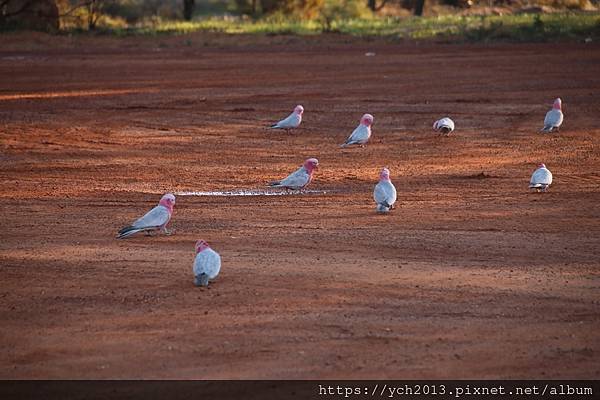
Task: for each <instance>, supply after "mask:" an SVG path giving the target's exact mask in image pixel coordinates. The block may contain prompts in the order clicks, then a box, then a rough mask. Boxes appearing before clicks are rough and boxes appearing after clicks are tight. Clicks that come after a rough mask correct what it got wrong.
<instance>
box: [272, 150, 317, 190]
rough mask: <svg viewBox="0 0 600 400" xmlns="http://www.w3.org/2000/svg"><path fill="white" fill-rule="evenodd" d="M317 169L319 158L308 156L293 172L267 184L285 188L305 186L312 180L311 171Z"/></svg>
mask: <svg viewBox="0 0 600 400" xmlns="http://www.w3.org/2000/svg"><path fill="white" fill-rule="evenodd" d="M317 169H319V160H317V159H316V158H309V159H307V160H306V161H304V164H303V165H302V166H301V167H300V168H298V169H297V170H296V171H295V172H292V173H291V174H290V175H288V176H287V178H285V179H282V180H280V181H274V182H270V183H269V185H268V186H271V187H280V188H285V189H293V190H299V189H303V188H305V187H306V186H307V185H308V184H309V183H310V181H312V177H313V172H314V171H315V170H317Z"/></svg>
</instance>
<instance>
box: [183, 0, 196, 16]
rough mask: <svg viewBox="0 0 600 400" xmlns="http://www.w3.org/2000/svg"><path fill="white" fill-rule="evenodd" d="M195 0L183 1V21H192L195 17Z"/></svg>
mask: <svg viewBox="0 0 600 400" xmlns="http://www.w3.org/2000/svg"><path fill="white" fill-rule="evenodd" d="M195 6H196V5H195V4H194V0H183V19H185V20H186V21H191V20H192V17H193V16H194V8H196V7H195Z"/></svg>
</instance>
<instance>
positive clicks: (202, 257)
mask: <svg viewBox="0 0 600 400" xmlns="http://www.w3.org/2000/svg"><path fill="white" fill-rule="evenodd" d="M219 271H221V256H220V255H219V253H217V252H216V251H214V250H213V249H211V248H210V246H209V245H208V243H206V242H205V241H204V240H202V239H200V240H198V241H197V242H196V259H195V260H194V285H196V286H204V287H206V286H208V282H209V281H210V280H212V279H215V278H216V277H217V275H219Z"/></svg>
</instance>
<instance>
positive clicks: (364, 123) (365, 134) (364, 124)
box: [340, 114, 373, 147]
mask: <svg viewBox="0 0 600 400" xmlns="http://www.w3.org/2000/svg"><path fill="white" fill-rule="evenodd" d="M371 125H373V116H372V115H371V114H365V115H363V116H362V118H361V119H360V124H359V125H358V126H357V127H356V129H354V131H353V132H352V134H351V135H350V137H348V139H346V141H345V142H344V144H342V145H341V146H340V147H346V146H350V145H352V144H358V145H360V146H361V147H364V144H365V143H367V142H368V141H369V138H371Z"/></svg>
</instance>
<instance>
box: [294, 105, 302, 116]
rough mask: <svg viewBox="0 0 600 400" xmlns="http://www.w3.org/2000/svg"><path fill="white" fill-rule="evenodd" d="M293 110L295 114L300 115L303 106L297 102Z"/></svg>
mask: <svg viewBox="0 0 600 400" xmlns="http://www.w3.org/2000/svg"><path fill="white" fill-rule="evenodd" d="M294 112H295V113H296V114H300V115H302V114H303V113H304V107H302V106H301V105H300V104H298V105H297V106H296V108H294Z"/></svg>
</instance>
